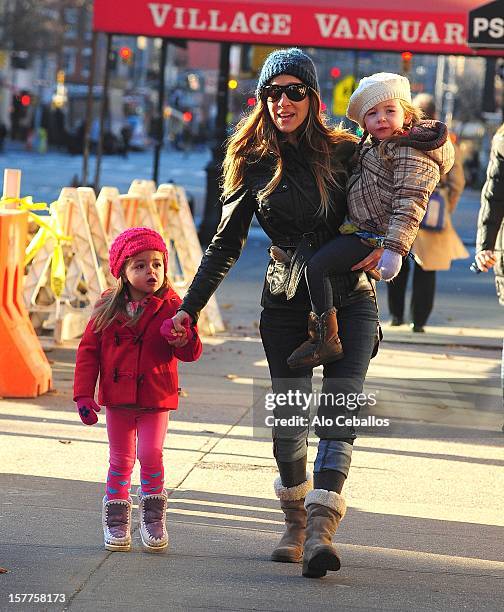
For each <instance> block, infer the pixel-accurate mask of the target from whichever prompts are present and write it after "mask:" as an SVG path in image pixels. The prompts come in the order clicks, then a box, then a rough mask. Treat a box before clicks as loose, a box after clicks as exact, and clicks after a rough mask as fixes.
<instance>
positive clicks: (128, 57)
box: [119, 47, 133, 66]
mask: <svg viewBox="0 0 504 612" xmlns="http://www.w3.org/2000/svg"><path fill="white" fill-rule="evenodd" d="M119 57H120V58H121V60H122V62H123V63H124V64H128V66H130V65H131V63H132V61H133V51H132V49H131V47H121V48H120V49H119Z"/></svg>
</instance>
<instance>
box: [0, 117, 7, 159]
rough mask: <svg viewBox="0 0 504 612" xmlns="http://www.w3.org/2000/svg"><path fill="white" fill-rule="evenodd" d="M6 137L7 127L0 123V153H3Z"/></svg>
mask: <svg viewBox="0 0 504 612" xmlns="http://www.w3.org/2000/svg"><path fill="white" fill-rule="evenodd" d="M6 137H7V127H6V125H5V123H4V122H3V121H0V153H3V152H4V149H5V139H6Z"/></svg>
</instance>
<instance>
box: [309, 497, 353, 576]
mask: <svg viewBox="0 0 504 612" xmlns="http://www.w3.org/2000/svg"><path fill="white" fill-rule="evenodd" d="M305 507H306V510H307V513H308V517H307V525H306V542H305V550H304V556H303V576H305V577H306V578H322V576H325V575H326V574H327V571H328V570H330V571H333V572H336V571H338V570H339V568H340V565H341V563H340V559H339V556H338V553H337V551H336V548H335V547H334V546H333V544H332V537H333V535H334V534H335V533H336V530H337V528H338V525H339V524H340V521H341V519H342V518H343V517H344V516H345V512H346V503H345V499H344V497H343V496H342V495H340V494H339V493H335V492H334V491H326V490H325V489H313V491H310V493H308V495H307V496H306V499H305Z"/></svg>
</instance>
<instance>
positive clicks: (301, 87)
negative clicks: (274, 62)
mask: <svg viewBox="0 0 504 612" xmlns="http://www.w3.org/2000/svg"><path fill="white" fill-rule="evenodd" d="M308 89H309V87H308V85H305V84H304V83H291V84H290V85H266V87H264V88H263V90H262V98H263V99H264V100H271V101H272V102H278V100H280V98H281V97H282V94H285V95H286V96H287V97H288V98H289V100H291V101H292V102H301V100H304V99H305V98H306V96H307V95H308Z"/></svg>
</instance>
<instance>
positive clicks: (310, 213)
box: [180, 142, 374, 320]
mask: <svg viewBox="0 0 504 612" xmlns="http://www.w3.org/2000/svg"><path fill="white" fill-rule="evenodd" d="M355 147H356V145H355V144H354V143H353V142H342V143H340V144H338V145H336V146H335V147H334V152H333V155H334V158H333V159H334V167H335V169H336V180H337V183H338V184H339V185H341V187H339V188H335V189H333V191H332V193H331V211H330V213H329V215H328V216H327V220H325V219H324V218H323V217H321V216H320V215H319V214H318V207H319V204H320V195H319V192H318V189H317V186H316V183H315V178H314V176H313V174H312V172H311V170H310V166H309V164H308V162H307V159H306V155H305V154H304V152H303V148H302V147H301V146H300V147H299V148H297V149H296V148H295V147H293V146H292V145H289V144H284V145H283V146H282V158H283V161H284V168H285V171H284V173H283V176H282V180H281V181H280V183H279V185H278V187H277V189H276V190H275V191H274V192H273V193H271V194H270V195H269V196H268V197H267V198H265V199H263V200H262V202H260V203H259V201H258V199H257V193H258V191H260V190H261V189H263V188H264V187H265V185H266V184H267V183H268V181H269V180H270V178H271V176H272V172H273V162H272V160H271V159H270V160H261V161H258V162H255V163H250V164H249V166H248V168H247V171H246V176H245V182H244V184H243V186H242V187H240V188H239V189H238V190H237V191H236V192H235V193H233V194H231V195H230V196H229V197H228V198H227V199H226V200H225V201H224V202H223V206H222V218H221V222H220V224H219V227H218V229H217V233H216V234H215V236H214V238H213V240H212V242H211V244H210V245H209V246H208V248H207V249H206V251H205V254H204V256H203V259H202V260H201V264H200V266H199V268H198V271H197V273H196V276H195V277H194V279H193V281H192V283H191V285H190V287H189V289H188V291H187V293H186V295H185V297H184V300H183V302H182V305H181V306H180V310H185V311H186V312H188V313H189V314H190V315H192V316H193V317H194V319H195V320H196V319H197V318H198V315H199V312H200V310H201V309H202V308H203V307H204V306H205V305H206V303H207V301H208V300H209V299H210V297H211V296H212V294H213V293H214V291H215V290H216V289H217V287H218V286H219V284H220V282H221V281H222V280H223V279H224V277H225V276H226V274H227V273H228V271H229V270H230V268H231V267H232V266H233V264H234V263H235V262H236V260H237V259H238V257H239V256H240V253H241V251H242V249H243V246H244V245H245V242H246V240H247V235H248V231H249V228H250V224H251V222H252V217H253V215H254V214H255V215H256V218H257V220H258V222H259V224H260V225H261V227H262V228H263V229H264V231H265V233H266V234H267V235H268V237H269V238H270V239H271V242H272V244H276V245H278V246H280V247H284V248H285V247H289V246H290V247H292V246H294V247H295V246H296V245H297V244H298V242H299V241H300V239H301V237H302V236H303V234H305V233H307V232H315V234H316V236H317V237H318V243H319V245H320V244H323V243H324V242H326V241H327V240H328V239H330V238H331V236H334V235H336V234H337V231H338V227H339V226H340V225H341V222H342V221H343V219H344V217H345V214H346V194H345V188H346V181H347V173H348V166H349V164H350V160H351V158H352V157H353V155H354V153H355ZM331 281H332V284H333V290H334V296H335V298H334V300H335V306H337V307H342V306H345V305H346V304H349V303H351V302H354V301H356V300H360V299H362V298H364V297H365V296H369V295H373V294H374V292H373V287H372V285H371V281H369V279H368V277H367V275H366V274H365V273H363V272H349V273H348V274H344V275H339V276H334V277H333V278H332V279H331ZM261 305H262V306H263V307H264V308H289V309H295V310H305V311H307V310H310V299H309V295H308V290H307V287H306V281H305V279H304V277H303V278H302V280H301V281H300V283H299V286H298V288H297V291H296V294H295V295H294V297H293V298H292V299H290V300H287V299H286V297H285V294H280V295H272V294H271V292H270V290H269V285H268V283H267V282H266V281H265V284H264V288H263V293H262V299H261Z"/></svg>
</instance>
